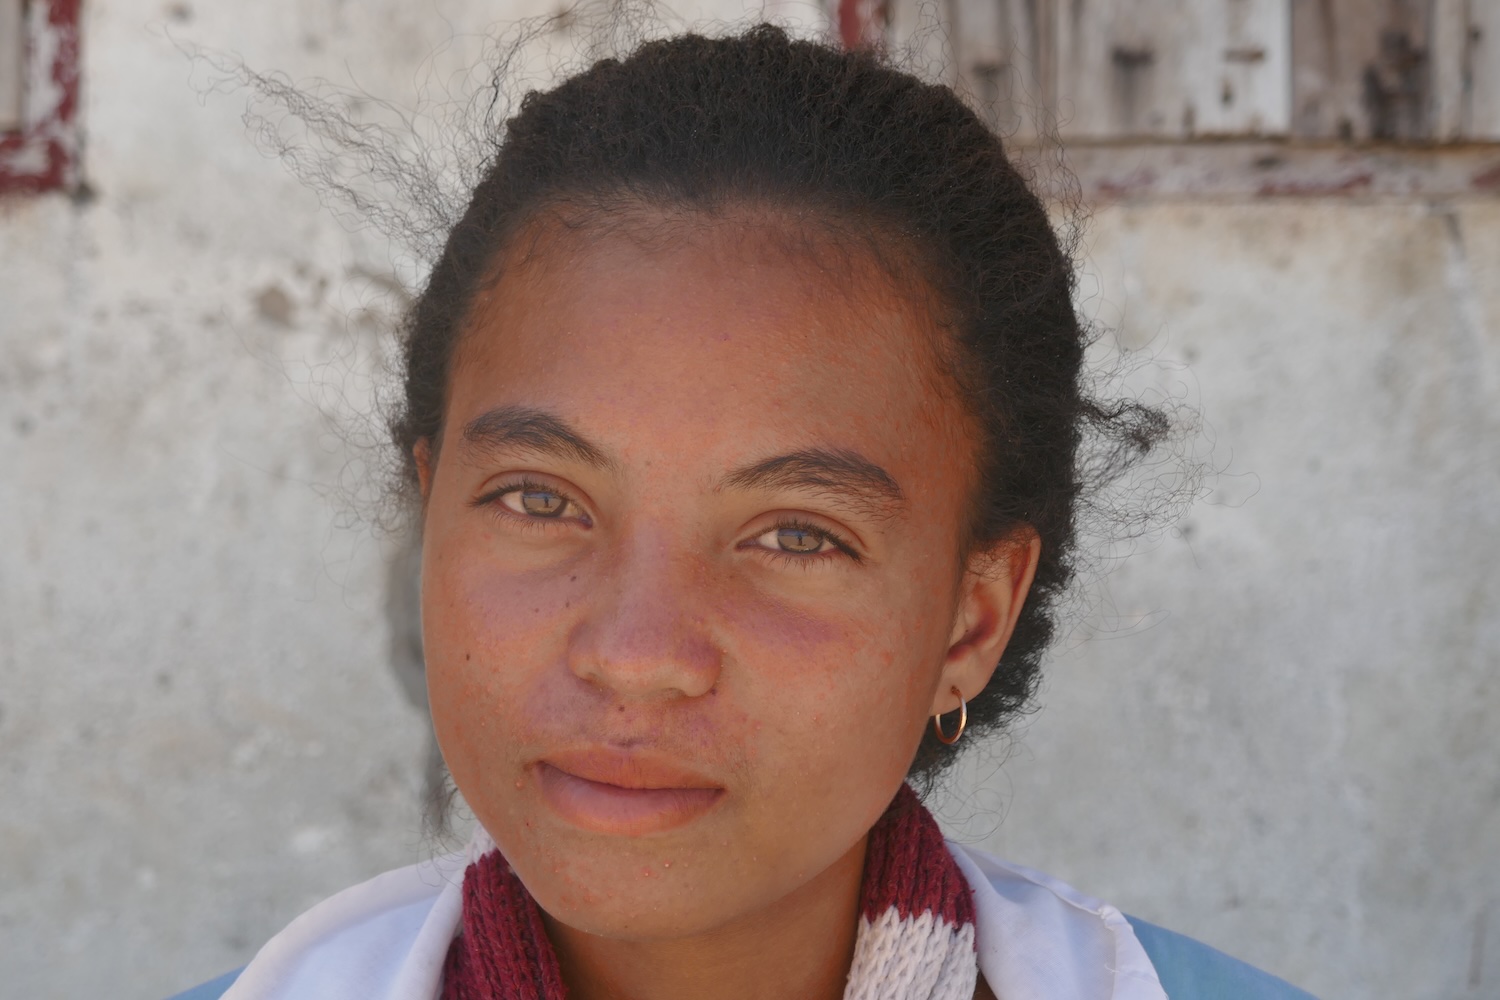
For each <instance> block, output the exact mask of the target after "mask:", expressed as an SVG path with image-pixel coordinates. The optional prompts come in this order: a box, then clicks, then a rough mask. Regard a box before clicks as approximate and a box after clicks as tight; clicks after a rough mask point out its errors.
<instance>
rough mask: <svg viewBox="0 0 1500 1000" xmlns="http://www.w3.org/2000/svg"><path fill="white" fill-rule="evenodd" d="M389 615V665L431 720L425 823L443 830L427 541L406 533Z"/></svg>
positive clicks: (392, 576) (393, 564)
mask: <svg viewBox="0 0 1500 1000" xmlns="http://www.w3.org/2000/svg"><path fill="white" fill-rule="evenodd" d="M385 617H386V621H388V622H389V623H390V629H391V631H390V636H391V640H390V641H391V646H390V658H391V659H390V663H391V669H392V670H393V671H395V674H396V679H397V680H398V681H400V683H401V690H402V691H403V692H405V694H406V698H407V700H408V701H410V702H411V703H412V704H413V705H415V706H416V707H417V708H418V709H420V710H421V712H422V716H423V718H425V719H426V720H427V762H426V764H425V765H423V768H422V821H423V823H424V825H426V827H427V828H428V829H429V830H442V829H444V823H443V820H444V814H445V813H446V812H447V809H448V803H449V800H450V798H451V796H450V795H449V793H448V768H447V765H445V764H444V763H443V752H442V750H440V749H439V748H438V742H437V735H436V734H435V733H434V732H433V729H432V713H431V712H430V711H429V710H428V705H427V663H426V661H425V659H424V658H423V656H422V540H421V536H420V535H419V534H418V533H417V532H415V531H408V532H406V533H405V534H404V535H403V536H402V538H401V542H400V544H399V545H398V546H397V547H396V549H395V551H394V552H392V553H391V557H390V561H389V563H388V564H387V566H386V577H385Z"/></svg>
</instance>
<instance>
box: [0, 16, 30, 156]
mask: <svg viewBox="0 0 1500 1000" xmlns="http://www.w3.org/2000/svg"><path fill="white" fill-rule="evenodd" d="M25 82H26V20H25V17H24V12H23V11H22V0H0V132H10V131H14V130H15V129H19V128H20V127H21V113H22V108H23V107H24V104H23V102H24V100H25Z"/></svg>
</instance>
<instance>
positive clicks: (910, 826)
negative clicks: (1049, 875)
mask: <svg viewBox="0 0 1500 1000" xmlns="http://www.w3.org/2000/svg"><path fill="white" fill-rule="evenodd" d="M463 899H464V901H463V929H462V931H461V932H460V933H459V935H458V936H457V937H455V938H454V939H453V944H452V945H451V946H450V947H449V948H448V957H447V961H446V962H445V964H444V967H443V993H442V1000H564V998H566V996H567V988H566V987H565V986H564V985H563V981H562V973H561V971H560V969H559V968H558V964H557V955H556V954H555V953H554V952H553V950H552V943H551V942H550V941H549V940H548V939H547V932H546V929H545V928H544V927H543V924H542V915H541V911H540V910H539V909H538V908H537V905H536V903H535V901H533V900H532V898H531V895H530V894H529V893H528V892H527V891H526V888H525V886H523V885H521V880H520V879H518V878H517V877H516V874H515V872H513V871H511V868H510V865H508V864H507V863H506V862H505V859H504V858H502V857H501V856H500V852H499V851H491V852H490V853H488V854H486V855H485V856H484V857H482V858H480V859H479V860H478V861H476V862H474V863H473V864H471V865H469V867H468V870H467V871H465V872H464V883H463ZM860 909H861V915H860V922H859V929H858V936H857V939H856V942H855V950H854V962H853V965H852V966H851V967H850V970H849V986H848V988H847V990H846V992H845V994H844V995H845V998H846V1000H960V998H962V1000H968V998H970V997H972V996H973V990H974V983H975V976H976V975H977V966H976V964H975V943H974V901H973V898H972V896H971V893H970V890H969V886H968V883H966V882H965V881H964V877H963V873H962V872H961V871H959V868H958V864H957V863H956V862H955V861H954V860H953V857H952V855H950V854H949V853H948V849H947V846H946V845H945V844H944V843H943V835H942V832H941V831H940V830H939V829H938V825H937V822H936V821H935V820H934V819H933V818H932V814H931V813H929V812H928V811H927V810H926V808H925V807H923V805H922V803H921V801H920V800H919V799H918V798H917V795H916V793H915V792H913V791H912V790H911V788H910V787H908V786H902V788H901V791H900V792H898V793H897V794H896V798H895V799H894V800H893V801H892V802H891V805H890V807H889V808H888V809H886V812H885V815H883V816H882V817H881V818H880V821H879V822H878V823H876V824H875V827H874V829H872V830H871V831H870V843H869V847H868V848H867V850H866V854H865V870H864V882H863V885H862V887H861V889H860Z"/></svg>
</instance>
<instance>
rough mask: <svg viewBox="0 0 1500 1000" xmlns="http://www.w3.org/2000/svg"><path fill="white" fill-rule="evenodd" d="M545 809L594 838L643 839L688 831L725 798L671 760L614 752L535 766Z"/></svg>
mask: <svg viewBox="0 0 1500 1000" xmlns="http://www.w3.org/2000/svg"><path fill="white" fill-rule="evenodd" d="M532 771H533V773H534V774H535V776H536V782H537V786H538V787H539V788H540V790H541V793H542V797H543V798H544V799H546V800H547V804H548V805H550V806H551V807H552V809H553V810H554V811H555V812H556V813H557V814H558V815H559V816H561V817H562V818H563V819H564V820H566V821H567V822H569V823H571V824H572V825H574V826H578V827H581V828H583V829H585V830H591V831H593V832H595V833H603V834H611V835H615V836H625V837H639V836H644V835H646V834H651V833H663V832H665V831H667V830H673V829H676V828H677V827H680V826H685V825H687V824H688V823H691V822H693V821H694V820H696V819H698V818H699V817H701V816H703V815H704V814H705V813H707V812H708V811H709V810H711V809H713V808H714V806H716V805H718V803H719V801H720V800H721V799H723V798H724V794H725V792H724V789H723V787H722V786H720V785H718V784H717V783H716V782H714V781H713V779H711V778H708V777H706V776H705V775H702V774H699V773H698V772H696V771H693V770H691V769H689V768H687V767H686V766H684V765H682V764H679V763H677V762H676V761H674V760H671V759H669V758H665V757H661V756H658V755H655V754H652V753H645V752H640V751H630V750H616V749H612V748H590V749H584V750H567V751H559V752H557V753H552V754H548V755H547V756H546V757H544V758H542V759H541V760H539V761H537V762H536V763H535V764H533V765H532Z"/></svg>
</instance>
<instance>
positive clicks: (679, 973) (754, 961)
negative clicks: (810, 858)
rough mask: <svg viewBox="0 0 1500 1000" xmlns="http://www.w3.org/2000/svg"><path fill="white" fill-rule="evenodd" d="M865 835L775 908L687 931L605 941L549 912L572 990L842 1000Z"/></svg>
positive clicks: (678, 997) (597, 998)
mask: <svg viewBox="0 0 1500 1000" xmlns="http://www.w3.org/2000/svg"><path fill="white" fill-rule="evenodd" d="M866 839H867V838H866ZM866 839H862V840H860V842H859V843H858V844H856V845H855V846H854V847H853V848H851V849H850V850H849V852H848V853H846V854H845V855H844V856H843V857H841V858H839V859H838V860H837V861H835V862H834V863H833V864H832V865H830V866H829V867H828V868H827V869H826V870H825V871H823V872H822V873H821V874H819V875H817V876H816V877H814V878H813V879H811V880H810V881H808V882H806V883H805V884H803V885H802V886H801V887H799V888H798V889H797V890H796V891H794V892H792V893H791V894H790V895H788V896H785V897H783V898H782V899H780V900H777V901H776V902H775V903H774V904H772V905H771V906H769V907H766V908H764V909H761V910H758V911H756V912H754V913H751V914H747V915H745V916H743V917H740V918H737V919H736V920H734V921H732V922H731V923H729V924H726V925H723V926H720V927H716V928H713V929H712V930H709V931H705V932H702V933H697V934H693V935H690V936H687V937H681V938H666V939H659V940H649V941H625V940H618V939H611V938H603V937H597V936H595V935H592V934H586V933H583V932H582V931H578V930H575V929H573V928H571V927H567V926H565V925H563V924H560V923H558V922H557V921H555V920H552V919H551V918H550V917H546V916H545V915H544V916H543V919H544V921H545V923H546V927H547V935H548V937H550V938H551V939H552V944H553V947H554V949H555V950H556V952H557V958H558V963H559V965H560V967H561V969H562V976H563V981H564V982H565V983H566V984H567V987H568V996H569V997H570V998H574V1000H688V998H693V1000H697V998H701V997H705V996H711V997H715V998H717V1000H770V998H777V1000H780V998H783V997H788V996H793V997H799V998H804V997H805V998H807V1000H840V998H841V997H843V995H844V985H845V980H846V979H847V977H848V974H849V964H850V962H851V960H852V959H853V956H854V943H855V935H856V930H857V928H858V923H859V900H860V881H861V878H862V875H863V872H864V859H865V845H866Z"/></svg>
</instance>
